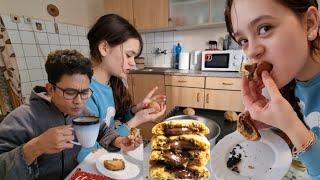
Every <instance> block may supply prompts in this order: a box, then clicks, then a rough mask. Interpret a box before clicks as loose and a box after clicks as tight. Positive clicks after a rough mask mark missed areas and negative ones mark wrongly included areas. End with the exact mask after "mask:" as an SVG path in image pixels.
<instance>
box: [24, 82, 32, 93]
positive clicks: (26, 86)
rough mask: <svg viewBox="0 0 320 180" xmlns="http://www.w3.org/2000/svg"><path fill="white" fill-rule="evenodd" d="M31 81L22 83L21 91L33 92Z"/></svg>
mask: <svg viewBox="0 0 320 180" xmlns="http://www.w3.org/2000/svg"><path fill="white" fill-rule="evenodd" d="M31 90H32V88H31V83H30V82H27V83H21V91H22V95H23V96H25V95H28V94H30V93H31Z"/></svg>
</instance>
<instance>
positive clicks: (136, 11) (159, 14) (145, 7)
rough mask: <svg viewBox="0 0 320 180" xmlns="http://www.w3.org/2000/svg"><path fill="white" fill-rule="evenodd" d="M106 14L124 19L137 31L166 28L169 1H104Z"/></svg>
mask: <svg viewBox="0 0 320 180" xmlns="http://www.w3.org/2000/svg"><path fill="white" fill-rule="evenodd" d="M105 10H106V13H115V14H118V15H120V16H122V17H124V18H126V19H127V20H128V21H129V22H130V23H131V24H133V25H134V26H135V27H136V28H137V29H138V30H150V29H158V28H167V27H168V24H169V23H168V21H169V20H168V19H169V0H160V1H159V0H105Z"/></svg>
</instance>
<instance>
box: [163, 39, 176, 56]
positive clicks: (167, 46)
mask: <svg viewBox="0 0 320 180" xmlns="http://www.w3.org/2000/svg"><path fill="white" fill-rule="evenodd" d="M173 48H174V45H173V42H169V43H163V49H165V50H167V53H172V52H173Z"/></svg>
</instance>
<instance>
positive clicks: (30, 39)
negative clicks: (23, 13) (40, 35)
mask: <svg viewBox="0 0 320 180" xmlns="http://www.w3.org/2000/svg"><path fill="white" fill-rule="evenodd" d="M20 37H21V42H22V43H23V44H36V41H35V39H34V34H33V32H30V31H20Z"/></svg>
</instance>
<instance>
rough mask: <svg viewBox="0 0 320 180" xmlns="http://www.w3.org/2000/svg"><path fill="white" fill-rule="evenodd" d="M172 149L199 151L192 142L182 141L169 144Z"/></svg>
mask: <svg viewBox="0 0 320 180" xmlns="http://www.w3.org/2000/svg"><path fill="white" fill-rule="evenodd" d="M169 146H170V149H174V150H197V149H198V148H197V146H195V144H194V143H192V142H190V141H185V140H180V141H173V142H171V143H170V144H169Z"/></svg>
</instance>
